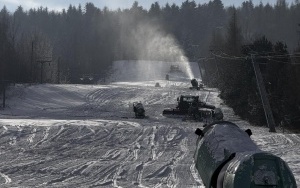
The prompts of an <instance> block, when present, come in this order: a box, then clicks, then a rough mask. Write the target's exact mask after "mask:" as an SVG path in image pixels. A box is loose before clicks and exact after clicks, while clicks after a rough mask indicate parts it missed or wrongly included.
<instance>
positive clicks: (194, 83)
mask: <svg viewBox="0 0 300 188" xmlns="http://www.w3.org/2000/svg"><path fill="white" fill-rule="evenodd" d="M191 84H192V87H190V89H197V90H200V89H201V88H203V84H202V83H200V84H199V83H198V81H197V80H196V79H195V78H194V79H192V80H191Z"/></svg>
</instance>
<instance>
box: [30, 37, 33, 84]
mask: <svg viewBox="0 0 300 188" xmlns="http://www.w3.org/2000/svg"><path fill="white" fill-rule="evenodd" d="M32 71H33V41H32V42H31V58H30V82H32V81H33V78H32V75H33V73H32Z"/></svg>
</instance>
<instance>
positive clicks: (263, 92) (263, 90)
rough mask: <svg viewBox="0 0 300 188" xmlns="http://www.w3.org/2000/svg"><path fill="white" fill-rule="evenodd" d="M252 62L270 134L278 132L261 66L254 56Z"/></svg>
mask: <svg viewBox="0 0 300 188" xmlns="http://www.w3.org/2000/svg"><path fill="white" fill-rule="evenodd" d="M251 60H252V65H253V69H254V73H255V77H256V81H257V86H258V90H259V94H260V98H261V101H262V105H263V108H264V112H265V116H266V120H267V124H268V127H269V132H276V130H275V121H274V118H273V114H272V109H271V106H270V103H269V100H268V97H267V92H266V88H265V85H264V81H263V77H262V74H261V72H260V69H259V64H258V63H256V62H255V61H254V57H253V55H251Z"/></svg>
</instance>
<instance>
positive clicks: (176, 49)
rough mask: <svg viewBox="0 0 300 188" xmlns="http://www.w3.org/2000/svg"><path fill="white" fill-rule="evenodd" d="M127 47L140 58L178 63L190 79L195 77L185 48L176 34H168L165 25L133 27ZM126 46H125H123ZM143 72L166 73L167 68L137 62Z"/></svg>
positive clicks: (147, 24)
mask: <svg viewBox="0 0 300 188" xmlns="http://www.w3.org/2000/svg"><path fill="white" fill-rule="evenodd" d="M126 37H127V38H126V39H124V40H126V41H127V42H126V48H130V50H131V51H132V52H133V53H134V55H135V57H136V59H138V60H151V61H159V62H166V63H167V64H168V67H169V68H170V65H171V64H172V65H178V66H179V67H180V69H181V70H182V71H184V72H185V73H186V75H187V76H188V78H189V79H192V78H194V75H193V72H192V70H191V67H190V65H189V60H188V58H187V57H186V56H185V54H184V52H183V50H182V49H181V48H180V46H179V45H178V43H177V41H176V40H175V38H174V36H172V35H170V34H167V33H166V32H165V31H164V30H163V27H162V26H160V25H158V24H156V25H155V24H151V23H142V24H139V25H138V26H137V27H136V28H134V29H132V31H131V34H130V36H126ZM123 48H125V47H123ZM137 66H139V68H140V69H139V70H140V71H142V72H148V73H149V72H151V71H154V72H155V73H156V74H157V72H159V71H160V72H161V74H160V75H163V74H164V75H165V74H166V72H167V71H166V69H165V68H162V67H157V68H154V67H152V65H146V64H141V63H139V64H137Z"/></svg>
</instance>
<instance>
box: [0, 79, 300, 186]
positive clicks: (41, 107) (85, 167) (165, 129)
mask: <svg viewBox="0 0 300 188" xmlns="http://www.w3.org/2000/svg"><path fill="white" fill-rule="evenodd" d="M131 74H133V73H131ZM131 74H129V75H131ZM157 82H159V83H160V85H161V86H162V87H154V86H155V83H157ZM189 87H190V82H188V81H166V80H159V79H158V80H153V81H149V80H148V81H138V80H136V81H130V82H114V83H111V84H107V85H50V84H44V85H32V86H24V85H16V86H14V87H10V89H9V91H8V100H7V105H8V107H7V108H6V109H5V110H1V111H0V118H1V119H0V143H1V144H0V147H1V148H0V163H1V165H0V187H80V188H85V187H119V188H121V187H124V188H125V187H130V188H131V187H149V188H153V187H178V188H181V187H184V188H189V187H204V186H203V184H202V181H201V179H200V177H199V175H198V174H197V172H196V169H195V168H194V162H193V154H194V151H195V148H196V145H195V144H196V139H197V137H196V135H195V134H194V131H195V129H196V128H197V127H202V126H203V123H199V122H184V121H181V119H178V118H177V119H176V118H166V117H164V116H162V115H161V114H162V111H163V109H164V108H173V107H175V106H176V98H177V97H178V96H179V95H181V94H184V95H188V94H192V95H199V96H200V98H201V99H202V100H205V101H206V102H208V103H211V104H213V105H216V106H217V107H220V108H222V110H223V111H224V114H225V120H228V121H232V122H234V123H236V124H237V125H239V126H240V127H241V128H242V129H246V128H251V129H252V131H253V135H252V136H251V138H252V139H253V140H254V141H255V142H256V143H257V145H258V146H259V147H260V148H261V149H262V150H264V151H269V152H271V153H273V154H276V155H278V156H280V157H282V158H283V159H284V160H285V161H286V162H287V163H288V165H289V167H290V168H291V170H292V172H293V173H294V175H295V177H296V181H297V184H298V185H299V183H300V158H299V154H300V150H299V149H300V137H299V135H297V134H282V133H275V134H274V133H272V134H271V133H269V132H268V129H267V128H257V127H252V126H251V125H250V124H249V123H247V122H245V121H242V120H241V119H240V118H239V117H237V116H235V115H234V113H233V111H232V109H230V108H228V107H227V106H225V105H223V104H222V101H221V100H220V99H219V98H218V91H217V90H215V89H210V88H207V89H206V90H205V91H203V90H201V91H194V90H190V89H188V88H189ZM135 101H141V102H142V103H143V105H144V107H145V110H146V115H147V116H148V118H146V119H135V118H134V113H133V109H132V103H133V102H135Z"/></svg>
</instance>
